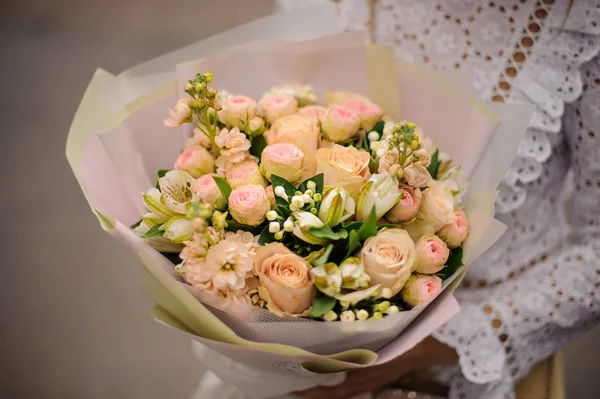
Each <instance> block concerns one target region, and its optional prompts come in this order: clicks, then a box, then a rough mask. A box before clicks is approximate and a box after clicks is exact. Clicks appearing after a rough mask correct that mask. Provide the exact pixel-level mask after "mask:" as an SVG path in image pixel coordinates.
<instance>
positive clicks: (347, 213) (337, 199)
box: [317, 187, 356, 227]
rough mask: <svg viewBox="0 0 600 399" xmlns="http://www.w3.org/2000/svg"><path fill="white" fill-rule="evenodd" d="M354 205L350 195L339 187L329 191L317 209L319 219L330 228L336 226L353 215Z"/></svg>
mask: <svg viewBox="0 0 600 399" xmlns="http://www.w3.org/2000/svg"><path fill="white" fill-rule="evenodd" d="M355 208H356V205H355V202H354V200H353V199H352V197H351V196H350V194H348V192H347V191H346V190H344V189H343V188H341V187H336V188H334V189H331V190H329V191H328V192H327V193H326V194H325V196H324V197H323V199H322V200H321V205H320V207H319V213H317V216H319V219H321V221H322V222H323V223H327V224H329V226H330V227H333V226H337V225H338V224H340V223H342V222H343V221H344V220H346V219H348V218H349V217H351V216H352V215H354V211H355Z"/></svg>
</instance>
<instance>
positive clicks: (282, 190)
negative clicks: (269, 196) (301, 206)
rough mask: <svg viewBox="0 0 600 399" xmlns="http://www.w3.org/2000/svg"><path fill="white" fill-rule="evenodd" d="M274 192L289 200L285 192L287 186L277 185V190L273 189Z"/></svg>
mask: <svg viewBox="0 0 600 399" xmlns="http://www.w3.org/2000/svg"><path fill="white" fill-rule="evenodd" d="M273 192H274V193H275V195H276V196H278V197H280V198H283V199H284V200H286V201H287V200H288V196H287V194H286V192H285V188H283V187H282V186H277V187H275V190H273Z"/></svg>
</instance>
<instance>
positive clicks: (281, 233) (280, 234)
mask: <svg viewBox="0 0 600 399" xmlns="http://www.w3.org/2000/svg"><path fill="white" fill-rule="evenodd" d="M282 238H283V231H278V232H277V233H275V239H276V240H277V241H279V240H281V239H282Z"/></svg>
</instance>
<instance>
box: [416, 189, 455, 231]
mask: <svg viewBox="0 0 600 399" xmlns="http://www.w3.org/2000/svg"><path fill="white" fill-rule="evenodd" d="M419 215H420V216H421V218H422V219H423V221H425V222H428V223H430V224H431V225H432V226H433V230H434V231H438V230H439V229H441V228H442V227H443V226H444V225H447V224H450V223H453V222H454V199H453V198H452V193H451V192H450V190H448V188H447V187H446V185H444V184H443V183H440V182H439V181H437V180H431V181H430V183H429V187H428V188H427V189H425V190H424V191H423V199H422V201H421V207H420V208H419Z"/></svg>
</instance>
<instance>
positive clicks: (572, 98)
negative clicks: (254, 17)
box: [279, 0, 600, 398]
mask: <svg viewBox="0 0 600 399" xmlns="http://www.w3.org/2000/svg"><path fill="white" fill-rule="evenodd" d="M327 1H328V0H320V1H319V0H317V1H314V0H311V1H306V0H305V1H297V0H280V1H279V7H280V8H282V9H290V8H293V7H299V6H306V5H314V4H322V3H323V2H327ZM336 3H337V5H338V8H339V12H340V15H341V18H342V20H343V23H344V25H345V28H346V29H347V30H355V29H361V30H363V29H364V30H365V31H366V34H367V40H369V41H375V42H377V43H381V44H389V45H392V46H393V47H394V51H395V53H396V55H397V56H399V57H402V58H404V59H407V60H409V61H412V62H415V63H418V64H421V65H426V66H431V67H435V68H439V69H447V70H460V71H463V72H465V73H467V74H469V76H472V77H473V87H474V89H475V90H476V92H477V93H478V95H479V96H480V97H481V98H483V99H493V100H494V101H506V102H512V103H530V104H534V105H536V111H535V114H534V116H533V117H532V119H531V121H530V127H529V130H528V131H527V134H526V136H525V139H524V140H523V142H522V144H521V147H520V149H519V154H518V156H517V158H516V159H515V161H514V163H513V165H512V167H511V169H510V171H509V173H508V174H507V175H506V177H505V179H504V181H503V183H502V186H501V193H500V196H499V199H498V201H497V207H496V209H497V217H498V218H499V219H500V220H501V221H503V222H504V223H506V224H507V225H508V226H509V229H508V231H507V232H506V233H505V235H504V236H503V237H502V238H501V239H500V241H499V242H498V243H497V244H496V245H495V246H494V247H493V248H492V249H491V250H490V251H488V252H487V253H486V254H485V255H484V256H482V257H481V258H480V259H479V260H478V261H477V262H476V264H474V265H472V267H471V269H470V271H469V273H468V274H467V277H466V279H465V281H464V284H463V287H462V288H461V289H459V290H458V291H457V296H458V299H459V301H460V302H461V306H462V312H461V313H460V314H459V315H458V316H457V317H455V318H453V319H452V320H451V321H450V322H449V323H448V324H447V325H446V326H444V327H443V328H442V329H440V330H439V331H437V332H436V333H435V337H436V338H437V339H439V340H441V341H443V342H445V343H447V344H449V345H451V346H452V347H454V348H456V350H457V352H458V354H459V355H460V366H461V372H462V373H460V372H457V373H454V375H452V376H450V385H451V397H452V398H512V397H514V389H513V387H514V382H515V381H516V380H518V379H519V378H522V377H524V376H525V375H526V374H527V373H528V371H529V370H530V368H531V367H532V366H533V365H534V364H535V363H537V362H539V361H540V360H542V359H544V358H546V357H548V356H549V355H551V354H552V353H553V352H555V351H556V350H557V349H559V348H560V347H561V346H563V345H565V344H566V343H567V342H568V341H569V340H571V339H572V338H573V337H575V336H577V335H578V334H580V333H582V332H583V331H584V330H585V329H586V328H587V327H589V326H591V325H593V324H594V323H597V322H598V321H599V311H600V290H598V287H600V260H599V259H600V57H598V51H599V49H600V1H592V0H587V1H586V0H575V2H574V3H573V4H572V5H570V2H569V1H567V0H538V1H533V0H499V1H477V0H444V1H441V0H438V1H436V0H419V1H414V0H342V1H336ZM567 15H568V17H567ZM569 170H571V171H572V172H571V173H567V172H568V171H569ZM568 176H569V178H568ZM568 182H571V183H570V185H571V186H572V187H571V189H570V190H567V191H568V193H567V194H569V195H567V196H565V195H564V191H565V190H563V189H564V188H565V186H569V184H568ZM561 192H563V193H562V194H561ZM565 198H570V199H569V200H565ZM564 209H567V212H563V210H564Z"/></svg>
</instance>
